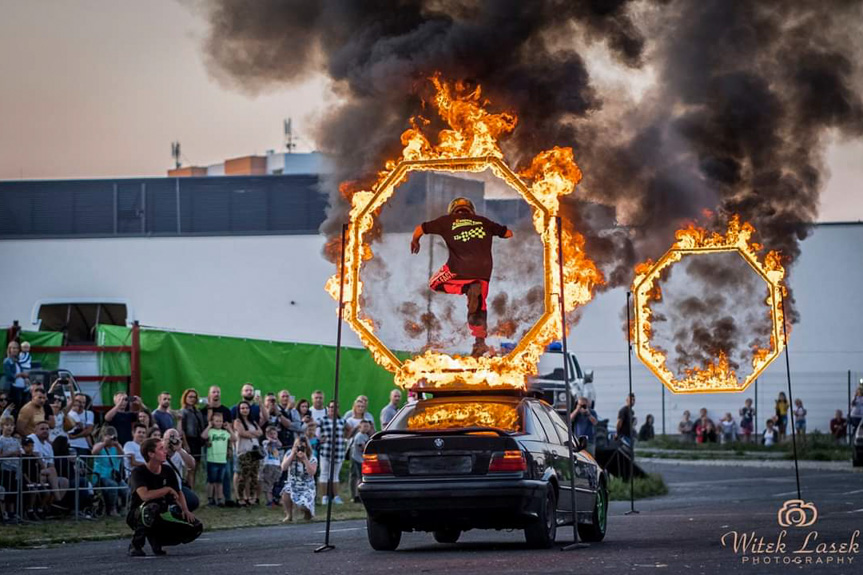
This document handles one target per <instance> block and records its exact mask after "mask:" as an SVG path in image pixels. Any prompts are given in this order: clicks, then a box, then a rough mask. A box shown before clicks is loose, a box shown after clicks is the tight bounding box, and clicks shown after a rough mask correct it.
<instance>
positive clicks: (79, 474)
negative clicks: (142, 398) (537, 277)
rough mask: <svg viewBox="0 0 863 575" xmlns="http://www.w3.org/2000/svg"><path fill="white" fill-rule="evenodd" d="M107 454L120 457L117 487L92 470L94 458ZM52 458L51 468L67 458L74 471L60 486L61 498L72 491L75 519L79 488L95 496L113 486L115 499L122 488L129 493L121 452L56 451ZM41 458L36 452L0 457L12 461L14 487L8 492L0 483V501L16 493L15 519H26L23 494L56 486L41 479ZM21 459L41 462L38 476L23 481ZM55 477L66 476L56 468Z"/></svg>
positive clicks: (42, 492) (78, 505)
mask: <svg viewBox="0 0 863 575" xmlns="http://www.w3.org/2000/svg"><path fill="white" fill-rule="evenodd" d="M108 458H112V459H115V460H116V459H119V460H120V469H119V472H120V474H121V483H120V484H119V485H118V486H117V487H110V486H102V485H100V481H99V478H98V476H97V474H96V471H95V466H94V465H93V464H94V463H95V461H96V460H98V459H108ZM53 459H54V463H53V468H54V469H55V471H57V470H58V466H57V461H60V460H68V461H70V465H72V471H73V473H72V477H67V479H68V481H69V483H70V484H69V486H68V487H67V488H65V489H63V490H62V491H63V492H64V497H63V498H64V499H65V493H66V492H68V491H74V506H73V508H72V509H70V510H69V511H70V512H71V513H72V515H73V516H74V518H75V521H78V520H79V519H80V518H81V515H82V513H81V511H82V510H81V499H82V498H81V492H82V491H86V492H87V494H88V495H91V496H93V497H95V496H96V494H97V493H98V492H103V491H108V490H112V491H117V497H118V500H119V499H121V498H122V497H123V496H124V495H123V493H124V492H125V494H126V495H125V496H126V497H127V498H128V496H129V493H128V489H129V488H128V475H127V473H126V467H125V461H124V459H125V458H124V457H123V456H122V455H80V454H75V455H55V456H54V457H53ZM43 460H44V458H43V457H40V456H35V455H34V456H19V457H14V458H13V457H8V458H3V460H2V461H3V462H4V463H9V462H10V461H11V462H13V463H14V464H15V469H16V471H15V472H14V473H16V474H17V477H16V490H15V491H11V492H10V491H5V489H3V487H0V492H2V494H3V502H4V503H5V502H6V497H8V496H10V495H14V496H15V497H16V503H15V514H16V516H17V521H16V522H17V523H21V522H23V521H25V518H24V517H23V516H24V513H25V509H24V498H25V496H38V495H40V494H45V493H54V492H55V489H52V488H51V485H50V483H48V482H45V481H43V478H42V474H41V470H42V466H41V462H42V461H43ZM24 462H28V463H29V462H40V463H39V464H38V465H39V477H38V478H35V481H34V478H30V477H28V478H27V480H28V482H27V483H26V484H25V478H24V473H23V468H24V465H22V464H23V463H24ZM82 464H83V466H86V469H82ZM2 473H3V474H9V473H13V472H12V471H10V470H8V469H6V468H3V470H2ZM57 477H58V478H60V477H65V476H63V475H60V473H59V471H58V472H57ZM82 478H85V479H86V482H85V485H84V486H82V485H81V483H82V481H81V479H82ZM58 490H59V488H58ZM104 503H105V505H106V507H107V502H104ZM28 510H29V509H28ZM106 511H107V509H106Z"/></svg>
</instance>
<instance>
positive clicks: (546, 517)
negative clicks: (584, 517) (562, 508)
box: [524, 485, 557, 549]
mask: <svg viewBox="0 0 863 575" xmlns="http://www.w3.org/2000/svg"><path fill="white" fill-rule="evenodd" d="M556 536H557V497H555V495H554V488H553V487H552V486H551V485H549V486H548V487H547V488H546V492H545V498H544V499H543V502H542V505H541V506H540V508H539V510H538V512H537V520H536V522H535V523H532V524H531V525H529V526H527V527H525V529H524V538H525V540H526V541H527V544H528V546H529V547H532V548H534V549H548V548H549V547H551V546H552V545H554V539H555V537H556Z"/></svg>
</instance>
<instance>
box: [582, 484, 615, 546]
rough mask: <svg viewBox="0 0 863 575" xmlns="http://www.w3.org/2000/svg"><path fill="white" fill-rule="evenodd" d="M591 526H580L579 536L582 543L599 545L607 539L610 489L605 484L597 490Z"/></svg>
mask: <svg viewBox="0 0 863 575" xmlns="http://www.w3.org/2000/svg"><path fill="white" fill-rule="evenodd" d="M591 519H592V521H591V523H590V525H582V524H579V526H578V536H579V537H581V539H582V541H589V542H591V543H598V542H599V541H602V540H603V539H604V538H605V529H606V527H607V525H608V487H606V486H605V483H602V484H601V485H600V486H599V489H597V490H596V503H594V505H593V516H592V518H591Z"/></svg>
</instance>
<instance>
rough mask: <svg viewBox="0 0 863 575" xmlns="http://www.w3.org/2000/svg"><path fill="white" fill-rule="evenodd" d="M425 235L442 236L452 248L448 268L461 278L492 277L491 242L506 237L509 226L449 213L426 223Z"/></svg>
mask: <svg viewBox="0 0 863 575" xmlns="http://www.w3.org/2000/svg"><path fill="white" fill-rule="evenodd" d="M422 230H423V233H424V234H435V235H438V236H441V237H442V238H443V239H444V241H445V242H446V247H447V248H448V249H449V260H447V266H448V267H449V269H450V271H451V272H452V273H454V274H455V276H456V277H457V278H465V279H481V280H486V281H488V279H489V278H491V269H492V259H491V240H492V237H494V236H497V237H499V238H502V237H504V235H505V234H506V232H507V228H506V226H503V225H501V224H498V223H495V222H493V221H491V220H490V219H488V218H484V217H482V216H477V215H471V214H448V215H445V216H441V217H439V218H438V219H436V220H432V221H430V222H424V223H423V225H422Z"/></svg>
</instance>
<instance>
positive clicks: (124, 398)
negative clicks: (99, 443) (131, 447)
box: [105, 391, 144, 445]
mask: <svg viewBox="0 0 863 575" xmlns="http://www.w3.org/2000/svg"><path fill="white" fill-rule="evenodd" d="M142 409H144V404H143V403H142V402H141V398H140V397H138V396H137V395H133V396H131V397H129V396H128V395H127V394H125V393H123V392H122V391H121V392H119V393H115V394H114V407H112V408H111V409H110V411H108V413H106V414H105V423H110V424H111V425H112V426H113V427H114V428H115V429H116V430H117V440H118V441H119V442H120V443H121V444H123V445H125V444H126V443H128V442H129V441H132V424H134V423H136V422H137V421H138V412H139V411H141V410H142Z"/></svg>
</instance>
